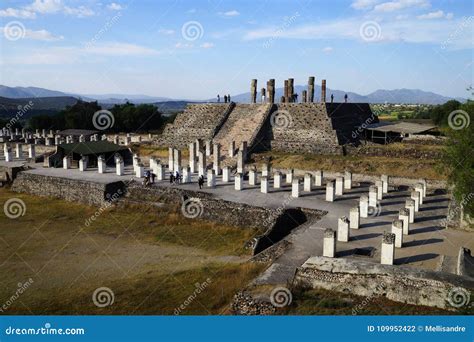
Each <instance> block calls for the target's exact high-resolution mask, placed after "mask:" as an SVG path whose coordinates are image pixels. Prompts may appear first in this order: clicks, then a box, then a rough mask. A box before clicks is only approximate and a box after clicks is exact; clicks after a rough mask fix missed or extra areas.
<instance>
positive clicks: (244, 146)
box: [239, 141, 248, 160]
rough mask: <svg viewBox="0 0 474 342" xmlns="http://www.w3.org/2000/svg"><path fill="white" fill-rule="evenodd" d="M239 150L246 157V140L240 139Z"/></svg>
mask: <svg viewBox="0 0 474 342" xmlns="http://www.w3.org/2000/svg"><path fill="white" fill-rule="evenodd" d="M239 151H242V156H243V158H244V160H245V159H247V152H248V151H247V142H246V141H242V143H241V144H240V149H239Z"/></svg>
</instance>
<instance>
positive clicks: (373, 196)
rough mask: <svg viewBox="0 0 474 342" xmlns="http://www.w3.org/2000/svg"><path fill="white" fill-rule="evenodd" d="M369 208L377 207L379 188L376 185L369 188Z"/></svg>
mask: <svg viewBox="0 0 474 342" xmlns="http://www.w3.org/2000/svg"><path fill="white" fill-rule="evenodd" d="M369 207H372V208H375V207H377V187H376V186H375V185H371V186H369Z"/></svg>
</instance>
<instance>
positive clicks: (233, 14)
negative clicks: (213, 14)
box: [219, 10, 240, 17]
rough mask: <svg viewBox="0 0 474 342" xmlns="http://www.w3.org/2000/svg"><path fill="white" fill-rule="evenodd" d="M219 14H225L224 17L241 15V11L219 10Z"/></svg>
mask: <svg viewBox="0 0 474 342" xmlns="http://www.w3.org/2000/svg"><path fill="white" fill-rule="evenodd" d="M219 14H220V15H223V16H224V17H236V16H238V15H240V13H239V12H238V11H236V10H232V11H227V12H219Z"/></svg>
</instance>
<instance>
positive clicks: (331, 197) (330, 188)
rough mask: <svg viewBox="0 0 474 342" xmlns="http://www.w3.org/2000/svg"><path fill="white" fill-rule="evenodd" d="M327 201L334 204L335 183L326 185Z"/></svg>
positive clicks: (330, 182)
mask: <svg viewBox="0 0 474 342" xmlns="http://www.w3.org/2000/svg"><path fill="white" fill-rule="evenodd" d="M326 201H328V202H334V181H328V182H327V183H326Z"/></svg>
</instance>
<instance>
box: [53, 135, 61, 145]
mask: <svg viewBox="0 0 474 342" xmlns="http://www.w3.org/2000/svg"><path fill="white" fill-rule="evenodd" d="M59 144H61V136H59V135H55V136H54V145H56V146H58V145H59Z"/></svg>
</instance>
